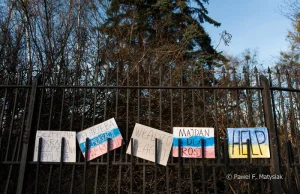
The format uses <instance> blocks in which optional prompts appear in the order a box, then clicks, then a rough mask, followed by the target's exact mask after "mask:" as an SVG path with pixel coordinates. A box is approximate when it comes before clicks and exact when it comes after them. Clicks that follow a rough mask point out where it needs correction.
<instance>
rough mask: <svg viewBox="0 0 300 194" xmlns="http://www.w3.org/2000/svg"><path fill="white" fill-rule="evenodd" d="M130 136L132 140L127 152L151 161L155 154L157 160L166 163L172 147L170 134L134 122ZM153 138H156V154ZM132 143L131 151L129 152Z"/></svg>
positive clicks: (162, 163)
mask: <svg viewBox="0 0 300 194" xmlns="http://www.w3.org/2000/svg"><path fill="white" fill-rule="evenodd" d="M131 138H132V139H133V142H132V140H131V141H130V142H129V145H128V148H127V152H126V153H127V154H132V155H134V156H137V157H139V158H143V159H146V160H149V161H152V162H155V155H157V162H158V163H159V164H161V165H164V166H166V165H167V162H168V158H169V155H170V151H171V147H172V134H170V133H166V132H164V131H160V130H158V129H154V128H151V127H148V126H145V125H141V124H138V123H136V124H135V127H134V130H133V134H132V136H131ZM155 139H157V140H158V145H157V152H158V153H157V154H156V153H155ZM132 143H133V153H131V144H132Z"/></svg>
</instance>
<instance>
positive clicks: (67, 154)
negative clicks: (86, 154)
mask: <svg viewBox="0 0 300 194" xmlns="http://www.w3.org/2000/svg"><path fill="white" fill-rule="evenodd" d="M63 137H64V138H65V145H64V154H63V155H64V159H63V161H64V162H76V132H75V131H74V132H73V131H37V132H36V138H35V146H34V157H33V161H37V160H38V148H39V139H40V138H42V145H41V151H40V152H41V160H40V161H41V162H60V158H61V140H62V138H63Z"/></svg>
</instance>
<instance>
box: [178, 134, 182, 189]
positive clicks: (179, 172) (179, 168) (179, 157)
mask: <svg viewBox="0 0 300 194" xmlns="http://www.w3.org/2000/svg"><path fill="white" fill-rule="evenodd" d="M180 143H181V142H180V138H178V192H179V194H180V193H181V170H182V159H181V145H180Z"/></svg>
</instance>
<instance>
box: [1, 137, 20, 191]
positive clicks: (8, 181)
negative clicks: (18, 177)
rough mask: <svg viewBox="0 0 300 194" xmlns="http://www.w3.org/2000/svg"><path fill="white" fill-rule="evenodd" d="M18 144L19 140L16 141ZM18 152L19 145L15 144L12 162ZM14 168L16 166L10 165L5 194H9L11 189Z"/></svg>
mask: <svg viewBox="0 0 300 194" xmlns="http://www.w3.org/2000/svg"><path fill="white" fill-rule="evenodd" d="M16 142H18V138H17V139H16ZM16 150H17V144H15V146H14V150H13V154H12V161H13V160H14V158H15V154H16ZM13 166H14V165H13V164H10V166H9V173H8V177H7V181H6V187H5V192H4V193H5V194H6V193H7V192H8V187H9V183H10V178H11V174H12V168H13Z"/></svg>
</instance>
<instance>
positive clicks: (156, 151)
mask: <svg viewBox="0 0 300 194" xmlns="http://www.w3.org/2000/svg"><path fill="white" fill-rule="evenodd" d="M157 140H158V139H157V138H155V164H154V179H155V182H154V193H157V164H158V149H157V143H158V141H157Z"/></svg>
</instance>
